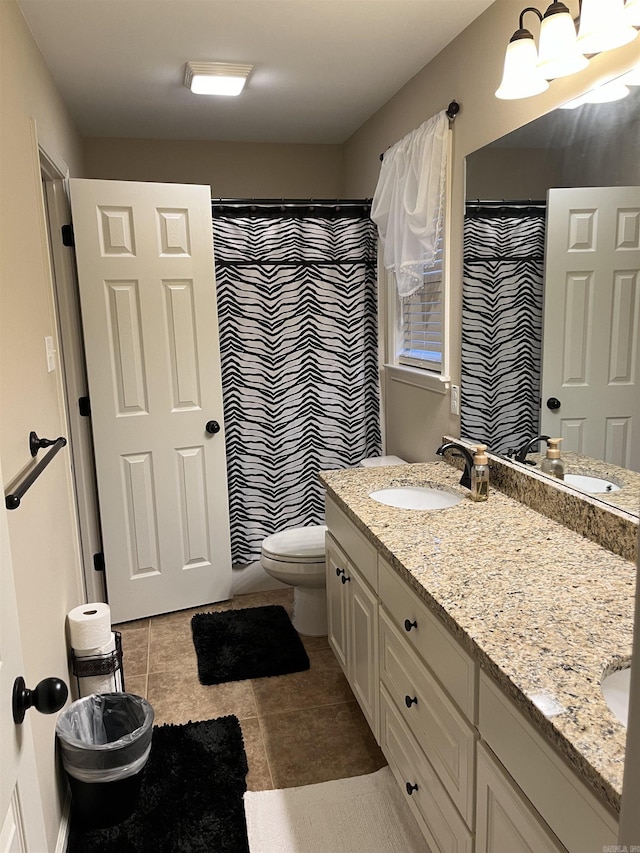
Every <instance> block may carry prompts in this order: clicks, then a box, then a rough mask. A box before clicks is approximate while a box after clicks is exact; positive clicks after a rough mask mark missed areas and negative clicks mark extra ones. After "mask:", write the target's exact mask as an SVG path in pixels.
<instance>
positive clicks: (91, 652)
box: [73, 631, 116, 658]
mask: <svg viewBox="0 0 640 853" xmlns="http://www.w3.org/2000/svg"><path fill="white" fill-rule="evenodd" d="M115 650H116V635H115V634H114V632H113V631H111V633H110V635H109V642H108V643H105V644H104V646H96V648H95V649H76V648H75V647H74V649H73V653H74V654H75V656H76V657H77V658H89V657H94V656H95V657H99V656H100V655H108V654H110V653H111V652H115Z"/></svg>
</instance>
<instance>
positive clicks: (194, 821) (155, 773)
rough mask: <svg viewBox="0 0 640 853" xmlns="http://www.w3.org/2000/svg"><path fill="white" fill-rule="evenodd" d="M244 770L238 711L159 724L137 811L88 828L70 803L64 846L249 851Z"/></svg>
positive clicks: (100, 852)
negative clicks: (197, 720)
mask: <svg viewBox="0 0 640 853" xmlns="http://www.w3.org/2000/svg"><path fill="white" fill-rule="evenodd" d="M246 774H247V757H246V754H245V751H244V744H243V740H242V731H241V729H240V723H239V722H238V719H237V717H234V716H229V717H220V718H219V719H217V720H206V721H204V722H201V723H187V724H186V725H183V726H171V725H166V726H157V727H156V728H154V730H153V739H152V742H151V754H150V756H149V760H148V762H147V764H146V766H145V768H144V770H143V776H142V789H141V791H140V799H139V803H138V807H137V808H136V810H135V812H134V813H133V814H132V815H131V817H129V818H127V819H126V820H125V821H123V822H122V823H119V824H118V825H117V826H112V827H109V828H106V829H83V828H82V826H81V825H80V819H79V818H78V819H76V818H74V812H73V810H72V813H71V829H70V833H69V842H68V845H67V853H213V851H215V853H248V851H249V843H248V841H247V826H246V821H245V815H244V803H243V800H242V795H243V794H244V792H245V790H246V788H247V786H246V781H245V776H246Z"/></svg>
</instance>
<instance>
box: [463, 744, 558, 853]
mask: <svg viewBox="0 0 640 853" xmlns="http://www.w3.org/2000/svg"><path fill="white" fill-rule="evenodd" d="M515 850H517V851H518V853H566V848H565V847H563V846H562V845H561V844H560V842H559V841H558V839H557V838H556V837H555V836H554V835H553V833H552V832H551V830H550V829H549V827H548V826H547V825H546V824H545V823H544V821H543V820H542V819H541V818H540V815H539V814H538V813H537V812H536V810H535V809H534V808H533V807H532V805H531V803H530V802H529V801H528V800H527V798H526V797H525V796H524V795H523V793H522V791H521V790H520V788H518V786H517V785H516V784H515V783H514V782H513V779H511V777H510V776H509V775H508V773H506V772H505V771H504V768H502V767H501V765H500V764H499V762H498V761H497V760H496V758H495V756H494V755H493V754H492V753H491V751H490V750H489V749H488V748H487V747H486V746H485V745H484V744H483V743H480V744H478V820H477V824H476V853H513V851H515Z"/></svg>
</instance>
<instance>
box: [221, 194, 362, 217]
mask: <svg viewBox="0 0 640 853" xmlns="http://www.w3.org/2000/svg"><path fill="white" fill-rule="evenodd" d="M371 201H372V200H371V199H370V198H365V199H339V198H333V199H327V198H305V199H297V198H217V199H212V200H211V215H212V217H213V218H216V217H218V216H219V217H225V216H239V217H255V218H261V219H279V218H289V219H305V218H313V217H315V218H317V219H368V218H369V214H370V212H371Z"/></svg>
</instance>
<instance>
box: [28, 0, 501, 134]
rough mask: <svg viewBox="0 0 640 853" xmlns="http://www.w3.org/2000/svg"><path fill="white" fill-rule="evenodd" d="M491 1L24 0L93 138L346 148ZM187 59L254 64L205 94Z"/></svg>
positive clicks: (76, 114) (58, 78) (82, 126)
mask: <svg viewBox="0 0 640 853" xmlns="http://www.w3.org/2000/svg"><path fill="white" fill-rule="evenodd" d="M492 2H493V0H18V3H19V6H20V7H21V9H22V12H23V14H24V17H25V18H26V20H27V23H28V25H29V27H30V29H31V32H32V33H33V36H34V38H35V40H36V42H37V44H38V46H39V47H40V50H41V51H42V54H43V56H44V58H45V61H46V63H47V65H48V67H49V69H50V70H51V73H52V75H53V78H54V80H55V83H56V85H57V87H58V89H59V90H60V92H61V94H62V96H63V98H64V100H65V101H66V103H67V105H68V107H69V109H70V111H71V114H72V116H73V118H74V120H75V122H76V124H77V127H78V129H79V131H80V133H81V134H82V135H83V136H111V137H138V138H160V139H211V140H221V141H223V140H227V141H260V142H307V143H312V142H315V143H341V142H344V140H345V139H347V138H348V137H349V136H350V135H351V134H352V133H353V132H354V131H355V130H357V129H358V127H360V125H361V124H362V123H363V122H364V121H365V120H366V119H367V118H368V117H369V116H370V115H372V114H373V113H374V112H376V110H378V108H379V107H381V106H382V105H383V104H384V103H385V102H386V101H387V100H389V98H390V97H391V96H392V95H394V94H395V93H396V92H397V91H398V90H399V89H400V88H401V87H402V86H403V85H404V84H405V83H406V82H407V80H409V79H411V77H413V76H414V75H415V74H416V73H417V72H418V71H419V70H420V69H421V68H423V67H424V66H425V65H426V64H427V63H428V62H429V61H430V60H431V59H432V58H433V57H434V56H436V55H437V54H438V53H439V52H440V51H441V50H442V48H444V47H445V46H446V45H447V44H448V43H449V42H450V41H452V39H454V38H455V36H456V35H457V34H458V33H459V32H461V31H462V30H463V29H465V27H467V26H468V25H469V24H470V23H471V22H472V21H473V20H474V19H475V18H476V17H478V15H480V14H481V13H482V12H483V11H484V10H485V9H486V8H487V7H488V6H490V5H491V3H492ZM187 60H191V61H194V62H204V61H217V62H240V63H246V64H250V65H253V66H254V71H253V73H252V75H251V77H250V80H249V83H248V85H247V88H246V89H245V91H244V92H243V94H242V95H241V96H240V97H239V98H221V97H208V96H204V95H193V94H191V92H190V91H189V90H188V89H186V88H185V87H184V85H183V77H184V63H185V62H186V61H187ZM454 96H455V92H454V93H452V95H451V97H454ZM446 106H447V104H445V103H443V104H442V107H443V108H445V107H446Z"/></svg>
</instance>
